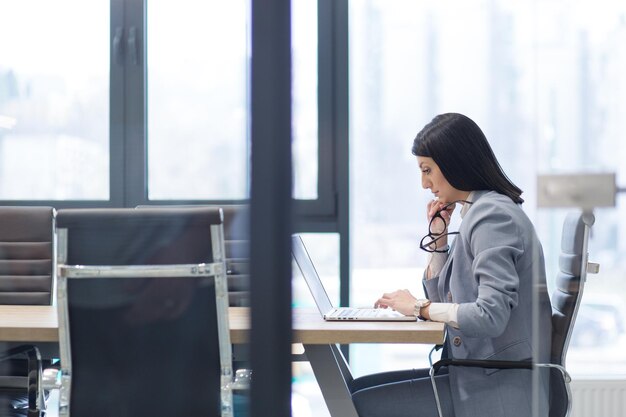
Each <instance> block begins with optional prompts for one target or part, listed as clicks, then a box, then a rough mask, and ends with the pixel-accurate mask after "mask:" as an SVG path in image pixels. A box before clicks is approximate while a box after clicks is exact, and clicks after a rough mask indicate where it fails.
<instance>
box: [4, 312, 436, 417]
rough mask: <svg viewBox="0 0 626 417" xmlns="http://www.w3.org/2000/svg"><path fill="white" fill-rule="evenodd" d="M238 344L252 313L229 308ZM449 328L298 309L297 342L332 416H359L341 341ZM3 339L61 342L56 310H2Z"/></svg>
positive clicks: (410, 338) (423, 336) (419, 337)
mask: <svg viewBox="0 0 626 417" xmlns="http://www.w3.org/2000/svg"><path fill="white" fill-rule="evenodd" d="M229 319H230V335H231V341H232V343H236V344H239V343H246V341H247V340H248V337H249V331H250V320H249V309H248V308H245V307H231V308H230V309H229ZM443 337H444V325H443V324H442V323H434V322H346V321H343V322H327V321H324V320H323V319H322V318H321V316H320V314H319V312H318V310H317V309H314V308H312V309H309V308H307V309H305V308H296V309H294V310H293V341H294V343H302V344H303V345H304V349H305V352H306V356H307V359H308V360H309V362H310V363H311V367H312V368H313V372H314V373H315V378H316V379H317V382H318V384H319V386H320V388H321V390H322V394H323V395H324V400H325V401H326V405H327V406H328V409H329V411H330V413H331V415H332V416H334V417H357V414H356V410H355V409H354V406H353V404H352V400H351V398H350V392H349V390H348V386H347V385H348V384H349V383H350V381H351V380H352V375H351V373H350V368H349V366H348V364H347V363H346V361H345V358H344V357H343V355H342V354H341V351H340V350H339V349H338V348H337V345H336V344H337V343H340V344H349V343H427V344H440V343H442V342H443ZM0 341H3V342H35V343H36V342H58V322H57V314H56V307H51V306H0Z"/></svg>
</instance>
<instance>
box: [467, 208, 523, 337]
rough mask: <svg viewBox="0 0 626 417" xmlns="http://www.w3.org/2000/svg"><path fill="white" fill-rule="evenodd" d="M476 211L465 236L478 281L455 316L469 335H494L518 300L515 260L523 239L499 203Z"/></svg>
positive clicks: (499, 332) (505, 321)
mask: <svg viewBox="0 0 626 417" xmlns="http://www.w3.org/2000/svg"><path fill="white" fill-rule="evenodd" d="M475 213H476V216H473V219H472V221H471V222H470V223H469V225H468V226H469V227H468V233H467V234H466V239H469V247H470V250H471V253H472V256H473V261H472V270H471V279H473V280H474V281H475V282H476V283H477V288H478V294H477V298H476V301H475V302H468V303H461V304H460V305H459V309H458V317H457V319H458V324H459V328H460V329H461V331H462V332H463V333H464V334H466V335H468V336H471V337H497V336H499V335H500V334H502V333H503V332H504V330H505V328H506V326H507V324H508V321H509V318H510V316H511V310H512V309H513V308H515V307H516V306H517V304H518V289H519V283H520V282H519V275H518V273H517V270H516V263H517V260H518V259H519V257H520V256H521V255H522V254H523V253H524V240H523V235H522V233H521V232H522V231H521V230H519V226H518V225H517V224H516V222H515V219H514V217H513V215H512V214H511V213H509V212H507V211H506V210H505V209H503V208H502V207H498V206H497V205H489V206H486V207H481V210H476V211H475ZM468 220H469V219H468Z"/></svg>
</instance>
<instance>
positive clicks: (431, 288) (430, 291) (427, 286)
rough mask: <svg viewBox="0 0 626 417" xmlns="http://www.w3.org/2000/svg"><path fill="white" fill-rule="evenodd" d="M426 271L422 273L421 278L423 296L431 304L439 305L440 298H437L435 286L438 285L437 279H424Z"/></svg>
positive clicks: (437, 293) (437, 292)
mask: <svg viewBox="0 0 626 417" xmlns="http://www.w3.org/2000/svg"><path fill="white" fill-rule="evenodd" d="M426 274H427V271H424V277H423V278H422V285H423V286H424V294H425V295H426V298H428V299H429V300H430V301H432V302H433V303H440V302H441V297H439V291H437V285H438V284H439V277H438V276H436V277H432V278H430V279H426Z"/></svg>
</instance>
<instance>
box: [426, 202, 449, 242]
mask: <svg viewBox="0 0 626 417" xmlns="http://www.w3.org/2000/svg"><path fill="white" fill-rule="evenodd" d="M447 204H448V203H444V202H441V201H439V200H431V201H429V202H428V204H427V205H426V213H427V217H428V224H429V226H430V229H429V233H432V234H435V235H441V234H443V233H445V232H446V229H447V228H448V225H449V224H450V218H451V217H452V212H453V211H454V209H455V208H456V204H450V205H449V206H448V207H446V209H445V210H442V209H443V208H444V207H445V206H446V205H447ZM439 210H441V212H440V213H439V215H440V216H441V217H436V218H435V219H434V220H433V217H435V214H436V213H437V212H438V211H439ZM441 219H443V221H442V220H441ZM431 222H432V223H431Z"/></svg>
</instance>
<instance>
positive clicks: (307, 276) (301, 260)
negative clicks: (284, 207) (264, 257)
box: [291, 235, 333, 314]
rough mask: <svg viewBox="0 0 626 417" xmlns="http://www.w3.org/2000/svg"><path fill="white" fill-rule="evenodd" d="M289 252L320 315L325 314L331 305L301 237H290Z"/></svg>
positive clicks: (330, 308)
mask: <svg viewBox="0 0 626 417" xmlns="http://www.w3.org/2000/svg"><path fill="white" fill-rule="evenodd" d="M291 251H292V253H293V257H294V259H295V260H296V264H298V268H299V269H300V272H301V273H302V276H303V277H304V280H305V281H306V284H307V285H308V287H309V290H310V291H311V295H312V296H313V299H314V300H315V304H317V308H318V309H319V311H320V313H321V314H326V313H328V312H329V311H330V310H332V308H333V304H332V303H331V301H330V298H329V297H328V294H327V293H326V290H325V289H324V286H323V285H322V281H321V279H320V277H319V275H318V274H317V271H316V270H315V266H314V265H313V261H311V257H310V256H309V253H308V252H307V250H306V247H305V246H304V242H303V241H302V237H300V236H299V235H294V236H292V237H291Z"/></svg>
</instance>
